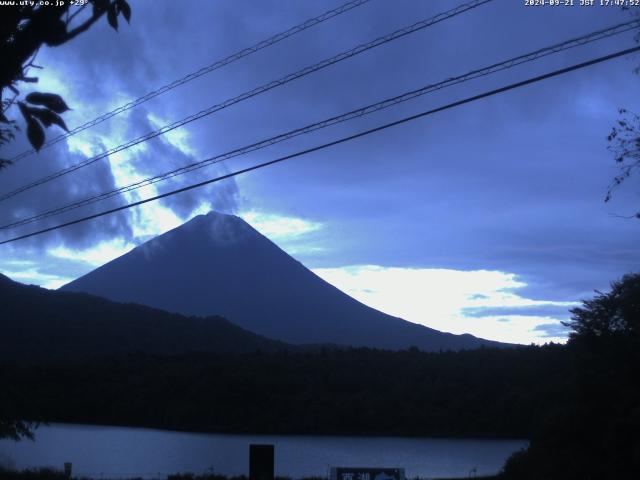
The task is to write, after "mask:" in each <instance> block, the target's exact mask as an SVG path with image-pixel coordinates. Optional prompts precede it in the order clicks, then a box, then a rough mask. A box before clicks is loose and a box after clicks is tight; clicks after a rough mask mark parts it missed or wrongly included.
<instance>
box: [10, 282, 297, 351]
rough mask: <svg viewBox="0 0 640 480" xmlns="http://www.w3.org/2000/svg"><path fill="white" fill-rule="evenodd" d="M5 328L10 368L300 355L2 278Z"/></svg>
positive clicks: (221, 326)
mask: <svg viewBox="0 0 640 480" xmlns="http://www.w3.org/2000/svg"><path fill="white" fill-rule="evenodd" d="M0 328H1V329H2V335H1V336H0V359H1V360H11V361H16V360H17V361H36V360H63V359H73V358H78V357H96V356H111V355H125V354H131V353H146V354H162V355H177V354H186V353H219V354H228V353H248V352H254V351H256V350H260V351H264V352H275V351H281V350H294V349H296V347H293V346H290V345H287V344H285V343H283V342H278V341H275V340H271V339H268V338H264V337H262V336H260V335H256V334H254V333H252V332H249V331H247V330H245V329H242V328H240V327H238V326H236V325H233V324H232V323H231V322H229V321H228V320H226V319H224V318H222V317H219V316H208V317H193V316H191V317H186V316H184V315H179V314H175V313H168V312H164V311H161V310H158V309H155V308H152V307H148V306H144V305H136V304H131V303H128V304H121V303H116V302H113V301H110V300H107V299H104V298H99V297H96V296H94V295H90V294H87V293H74V292H61V291H55V290H48V289H45V288H41V287H38V286H36V285H24V284H21V283H19V282H15V281H13V280H11V279H10V278H8V277H7V276H5V275H2V274H0Z"/></svg>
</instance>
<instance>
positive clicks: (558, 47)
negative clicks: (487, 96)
mask: <svg viewBox="0 0 640 480" xmlns="http://www.w3.org/2000/svg"><path fill="white" fill-rule="evenodd" d="M638 27H640V20H633V21H629V22H625V23H622V24H618V25H614V26H612V27H608V28H605V29H602V30H598V31H595V32H591V33H589V34H586V35H582V36H580V37H576V38H572V39H570V40H566V41H564V42H561V43H558V44H554V45H552V46H549V47H545V48H541V49H539V50H535V51H533V52H530V53H527V54H524V55H519V56H517V57H514V58H510V59H509V60H505V61H502V62H500V63H495V64H492V65H490V66H488V67H484V68H481V69H477V70H473V71H471V72H469V73H466V74H464V75H459V76H456V77H450V78H448V79H446V80H444V81H442V82H438V83H435V84H431V85H427V86H424V87H421V88H419V89H416V90H412V91H409V92H405V93H403V94H401V95H397V96H395V97H392V98H387V99H385V100H382V101H380V102H377V103H374V104H370V105H367V106H365V107H362V108H359V109H356V110H352V111H350V112H347V113H344V114H342V115H338V116H334V117H331V118H328V119H325V120H322V121H320V122H316V123H313V124H311V125H307V126H304V127H301V128H298V129H295V130H291V131H289V132H286V133H282V134H279V135H276V136H274V137H270V138H268V139H265V140H261V141H259V142H255V143H252V144H250V145H247V146H244V147H241V148H237V149H234V150H231V151H228V152H225V153H222V154H219V155H216V156H215V157H211V158H207V159H205V160H201V161H198V162H194V163H191V164H189V165H185V166H183V167H179V168H176V169H174V170H171V171H168V172H165V173H162V174H159V175H156V176H153V177H149V178H146V179H143V180H140V181H138V182H135V183H132V184H129V185H126V186H124V187H120V188H117V189H114V190H110V191H107V192H104V193H101V194H98V195H94V196H91V197H89V198H85V199H83V200H80V201H77V202H73V203H71V204H67V205H65V206H62V207H58V208H54V209H50V210H47V211H45V212H42V213H39V214H37V215H34V216H31V217H28V218H25V219H22V220H18V221H15V222H13V223H9V224H6V225H2V226H0V230H6V229H8V228H14V227H18V226H22V225H26V224H29V223H33V222H35V221H38V220H43V219H45V218H49V217H52V216H55V215H60V214H62V213H66V212H69V211H72V210H75V209H77V208H81V207H83V206H87V205H91V204H93V203H96V202H99V201H103V200H107V199H109V198H112V197H115V196H117V195H121V194H123V193H127V192H131V191H133V190H137V189H139V188H142V187H145V186H148V185H153V184H155V183H158V182H160V181H164V180H168V179H170V178H173V177H175V176H178V175H183V174H185V173H188V172H192V171H195V170H198V169H200V168H203V167H206V166H209V165H212V164H216V163H219V162H222V161H224V160H228V159H230V158H234V157H238V156H241V155H245V154H247V153H250V152H253V151H256V150H260V149H262V148H266V147H268V146H271V145H275V144H277V143H280V142H282V141H285V140H288V139H291V138H293V137H296V136H299V135H302V134H306V133H311V132H314V131H316V130H320V129H322V128H326V127H329V126H331V125H335V124H338V123H342V122H345V121H348V120H352V119H354V118H358V117H362V116H364V115H368V114H371V113H374V112H377V111H380V110H383V109H386V108H389V107H391V106H394V105H397V104H399V103H402V102H406V101H409V100H412V99H415V98H417V97H419V96H422V95H425V94H427V93H431V92H434V91H437V90H441V89H444V88H447V87H450V86H453V85H457V84H460V83H463V82H466V81H469V80H473V79H476V78H479V77H483V76H486V75H490V74H493V73H496V72H498V71H501V70H506V69H508V68H513V67H515V66H518V65H521V64H523V63H528V62H531V61H534V60H538V59H540V58H543V57H546V56H548V55H551V54H555V53H558V52H561V51H564V50H568V49H570V48H575V47H578V46H581V45H586V44H588V43H592V42H595V41H599V40H602V39H605V38H609V37H612V36H614V35H618V34H621V33H624V32H627V31H630V30H633V29H636V28H638Z"/></svg>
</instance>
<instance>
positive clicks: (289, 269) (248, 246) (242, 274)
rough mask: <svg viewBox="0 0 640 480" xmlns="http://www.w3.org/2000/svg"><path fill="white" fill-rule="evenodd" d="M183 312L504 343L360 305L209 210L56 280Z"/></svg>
mask: <svg viewBox="0 0 640 480" xmlns="http://www.w3.org/2000/svg"><path fill="white" fill-rule="evenodd" d="M62 290H64V291H72V292H85V293H90V294H93V295H97V296H100V297H105V298H107V299H109V300H113V301H116V302H127V303H139V304H143V305H148V306H151V307H154V308H157V309H161V310H166V311H169V312H174V313H180V314H183V315H197V316H210V315H219V316H222V317H224V318H227V319H228V320H229V321H231V322H232V323H234V324H236V325H238V326H240V327H242V328H244V329H247V330H250V331H252V332H254V333H257V334H259V335H263V336H266V337H269V338H272V339H277V340H281V341H284V342H288V343H294V344H305V343H313V344H325V343H326V344H338V345H350V346H356V347H374V348H385V349H394V350H395V349H406V348H409V347H411V346H416V347H418V348H420V349H422V350H425V351H439V350H460V349H469V348H477V347H480V346H482V345H484V346H506V344H501V343H499V342H493V341H489V340H484V339H480V338H477V337H474V336H472V335H468V334H465V335H454V334H450V333H444V332H440V331H438V330H434V329H431V328H428V327H425V326H423V325H419V324H416V323H411V322H408V321H406V320H403V319H400V318H396V317H393V316H391V315H387V314H385V313H382V312H380V311H378V310H375V309H373V308H370V307H368V306H366V305H364V304H362V303H360V302H358V301H357V300H355V299H353V298H351V297H350V296H348V295H347V294H345V293H343V292H342V291H340V290H338V289H337V288H335V287H334V286H332V285H330V284H329V283H327V282H325V281H324V280H322V279H321V278H320V277H318V276H317V275H315V274H314V273H313V272H311V271H310V270H309V269H307V268H306V267H305V266H304V265H302V264H301V263H300V262H298V261H296V260H295V259H293V258H292V257H290V256H289V255H288V254H287V253H285V252H284V251H283V250H281V249H280V248H279V247H278V246H277V245H275V244H274V243H273V242H271V241H270V240H268V239H267V238H266V237H264V236H263V235H261V234H260V233H259V232H258V231H256V230H255V229H253V228H252V227H251V226H250V225H249V224H247V223H246V222H245V221H244V220H242V219H240V218H239V217H236V216H233V215H225V214H221V213H216V212H210V213H208V214H206V215H200V216H197V217H194V218H193V219H192V220H190V221H188V222H187V223H185V224H183V225H182V226H180V227H178V228H175V229H173V230H171V231H169V232H167V233H164V234H163V235H159V236H158V237H155V238H153V239H151V240H149V241H148V242H146V243H144V244H142V245H140V246H138V247H136V248H134V249H133V250H131V251H130V252H129V253H127V254H125V255H122V256H121V257H119V258H117V259H115V260H113V261H111V262H109V263H107V264H105V265H103V266H101V267H99V268H97V269H96V270H93V271H92V272H90V273H88V274H86V275H84V276H82V277H80V278H78V279H76V280H74V281H72V282H71V283H68V284H67V285H65V286H63V287H62Z"/></svg>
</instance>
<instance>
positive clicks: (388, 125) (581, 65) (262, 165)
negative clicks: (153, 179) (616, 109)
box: [0, 46, 640, 245]
mask: <svg viewBox="0 0 640 480" xmlns="http://www.w3.org/2000/svg"><path fill="white" fill-rule="evenodd" d="M637 51H640V46H638V47H633V48H628V49H626V50H620V51H618V52H615V53H611V54H609V55H605V56H602V57H598V58H595V59H592V60H589V61H586V62H582V63H578V64H575V65H572V66H570V67H565V68H562V69H559V70H554V71H553V72H549V73H545V74H543V75H539V76H536V77H532V78H529V79H527V80H523V81H520V82H516V83H512V84H510V85H507V86H504V87H500V88H497V89H495V90H490V91H488V92H485V93H481V94H479V95H474V96H472V97H467V98H465V99H463V100H458V101H456V102H453V103H449V104H447V105H444V106H442V107H438V108H434V109H432V110H427V111H425V112H421V113H418V114H415V115H411V116H408V117H404V118H402V119H400V120H396V121H394V122H390V123H386V124H384V125H380V126H378V127H375V128H371V129H368V130H365V131H362V132H359V133H356V134H353V135H349V136H347V137H343V138H340V139H338V140H334V141H332V142H328V143H324V144H322V145H318V146H315V147H312V148H308V149H306V150H302V151H300V152H296V153H293V154H290V155H285V156H283V157H279V158H276V159H274V160H270V161H268V162H263V163H259V164H257V165H253V166H251V167H247V168H243V169H241V170H236V171H235V172H232V173H228V174H226V175H222V176H219V177H215V178H211V179H209V180H205V181H202V182H199V183H195V184H192V185H189V186H187V187H182V188H179V189H176V190H172V191H170V192H166V193H162V194H159V195H156V196H154V197H150V198H145V199H144V200H139V201H137V202H133V203H129V204H127V205H122V206H120V207H116V208H112V209H109V210H104V211H102V212H100V213H95V214H93V215H88V216H86V217H82V218H78V219H76V220H72V221H70V222H66V223H63V224H59V225H56V226H53V227H49V228H44V229H42V230H38V231H35V232H31V233H27V234H25V235H20V236H18V237H13V238H10V239H8V240H3V241H0V245H4V244H6V243H11V242H16V241H18V240H23V239H26V238H30V237H33V236H36V235H41V234H43V233H47V232H51V231H53V230H59V229H61V228H64V227H69V226H71V225H76V224H78V223H82V222H86V221H88V220H93V219H94V218H98V217H103V216H105V215H109V214H112V213H116V212H119V211H122V210H126V209H129V208H132V207H136V206H139V205H143V204H145V203H149V202H153V201H155V200H160V199H162V198H166V197H170V196H173V195H176V194H178V193H183V192H187V191H189V190H194V189H196V188H199V187H203V186H205V185H209V184H211V183H216V182H219V181H222V180H226V179H228V178H231V177H235V176H238V175H241V174H243V173H248V172H251V171H253V170H259V169H261V168H265V167H268V166H271V165H275V164H277V163H281V162H284V161H285V160H291V159H293V158H297V157H301V156H303V155H307V154H309V153H313V152H317V151H320V150H324V149H326V148H329V147H333V146H335V145H339V144H342V143H345V142H349V141H351V140H355V139H357V138H360V137H364V136H366V135H371V134H372V133H376V132H380V131H382V130H386V129H387V128H391V127H395V126H397V125H401V124H404V123H407V122H410V121H413V120H417V119H419V118H422V117H426V116H428V115H433V114H435V113H438V112H442V111H444V110H449V109H452V108H455V107H459V106H461V105H464V104H467V103H471V102H474V101H477V100H481V99H483V98H487V97H490V96H493V95H497V94H500V93H504V92H507V91H509V90H514V89H516V88H520V87H523V86H526V85H530V84H532V83H536V82H540V81H542V80H547V79H549V78H552V77H557V76H559V75H563V74H565V73H569V72H572V71H575V70H579V69H582V68H586V67H589V66H591V65H596V64H598V63H602V62H605V61H607V60H612V59H614V58H618V57H621V56H623V55H628V54H631V53H634V52H637Z"/></svg>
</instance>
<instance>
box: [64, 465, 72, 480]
mask: <svg viewBox="0 0 640 480" xmlns="http://www.w3.org/2000/svg"><path fill="white" fill-rule="evenodd" d="M64 476H65V477H67V478H71V462H64Z"/></svg>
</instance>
